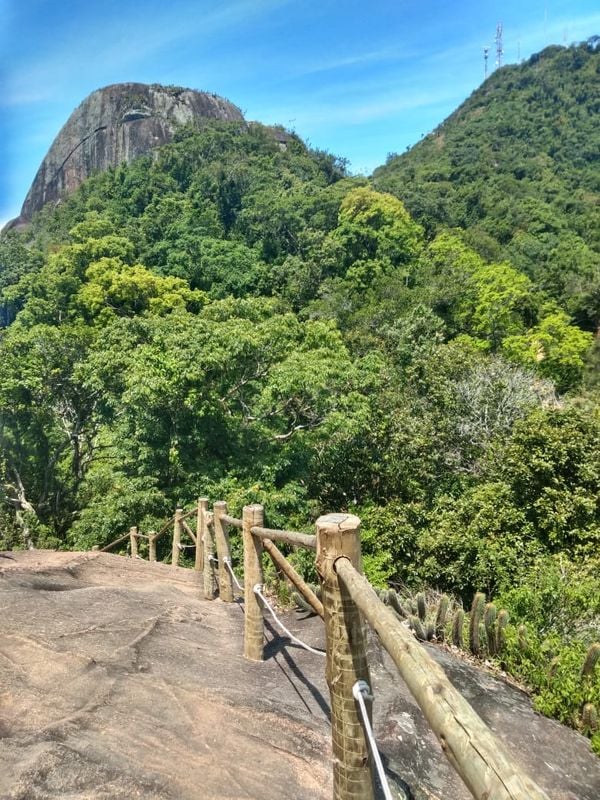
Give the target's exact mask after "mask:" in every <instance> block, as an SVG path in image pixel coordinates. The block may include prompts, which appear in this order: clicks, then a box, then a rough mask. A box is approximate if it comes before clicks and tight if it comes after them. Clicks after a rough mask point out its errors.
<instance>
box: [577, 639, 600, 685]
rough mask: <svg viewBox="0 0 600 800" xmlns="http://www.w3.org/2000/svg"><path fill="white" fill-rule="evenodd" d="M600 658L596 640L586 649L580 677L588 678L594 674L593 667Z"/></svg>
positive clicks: (598, 645)
mask: <svg viewBox="0 0 600 800" xmlns="http://www.w3.org/2000/svg"><path fill="white" fill-rule="evenodd" d="M599 658H600V644H598V642H596V643H595V644H593V645H592V646H591V647H590V649H589V650H588V651H587V655H586V657H585V661H584V662H583V667H582V668H581V677H582V678H589V677H591V676H592V675H593V674H594V668H595V666H596V664H597V663H598V659H599Z"/></svg>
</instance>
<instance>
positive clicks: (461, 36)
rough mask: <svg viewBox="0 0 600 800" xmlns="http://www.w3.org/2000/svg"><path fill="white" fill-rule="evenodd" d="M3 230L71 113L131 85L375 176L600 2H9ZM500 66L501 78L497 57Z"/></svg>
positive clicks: (1, 169) (2, 5)
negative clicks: (287, 134)
mask: <svg viewBox="0 0 600 800" xmlns="http://www.w3.org/2000/svg"><path fill="white" fill-rule="evenodd" d="M0 21H1V22H0V48H1V49H0V52H2V53H3V61H2V63H1V64H0V80H1V81H2V87H3V88H2V91H1V92H0V106H1V108H0V142H1V145H0V146H1V148H2V150H3V151H4V152H0V224H1V223H3V222H4V221H5V220H7V219H9V218H11V217H12V216H16V215H17V214H18V212H19V209H20V206H21V203H22V201H23V200H24V197H25V194H26V192H27V189H28V188H29V185H30V183H31V181H32V179H33V177H34V175H35V173H36V171H37V168H38V166H39V164H40V162H41V160H42V158H43V156H44V154H45V152H46V151H47V149H48V148H49V146H50V144H51V142H52V140H53V139H54V137H55V136H56V134H57V133H58V131H59V130H60V128H61V126H62V125H63V123H64V122H65V121H66V120H67V118H68V116H69V114H70V113H71V112H72V111H73V109H74V108H75V107H76V106H77V105H78V104H79V103H80V102H81V101H82V100H83V99H84V97H86V96H87V95H88V94H89V93H90V92H92V91H94V90H95V89H98V88H100V87H101V86H106V85H107V84H110V83H118V82H121V81H141V82H147V83H165V84H178V85H182V86H189V87H191V88H194V89H206V90H208V91H211V92H216V93H217V94H220V95H223V96H224V97H227V98H228V99H230V100H231V101H233V102H234V103H235V104H236V105H238V106H240V108H241V109H242V111H244V113H245V115H246V117H247V118H248V119H255V120H260V121H261V122H265V123H280V124H283V125H285V126H286V127H288V128H292V129H294V130H295V131H296V132H297V133H298V134H300V135H301V136H302V137H303V138H304V139H306V140H308V141H309V143H310V144H312V145H313V146H315V147H319V148H322V149H326V150H329V151H331V152H333V153H335V154H337V155H341V156H345V157H347V158H349V159H350V162H351V168H352V169H353V170H354V171H355V172H364V173H369V172H371V170H372V169H373V168H374V167H376V166H377V165H379V164H381V163H382V162H383V161H385V158H386V156H387V154H388V153H389V152H402V151H403V150H405V149H406V148H407V147H408V146H410V145H412V144H414V143H415V142H417V141H418V140H419V139H420V137H421V136H422V135H423V134H425V133H427V132H428V131H430V130H432V129H433V128H434V127H435V126H436V125H438V124H439V123H440V122H441V121H442V120H443V119H444V118H445V117H446V116H447V115H448V114H449V113H451V112H452V111H453V109H454V108H455V107H456V106H457V105H458V104H459V103H460V102H462V101H463V100H464V99H465V98H466V97H467V96H468V95H469V94H470V93H471V92H472V91H473V89H475V88H476V87H477V86H478V85H479V84H480V83H481V81H482V79H483V47H484V45H489V46H491V48H492V50H493V45H494V41H493V40H494V35H495V30H496V24H497V22H499V21H502V23H503V28H504V51H505V55H504V60H505V63H515V62H516V61H517V59H518V57H519V55H520V57H521V58H524V57H527V56H529V55H530V54H531V53H533V52H536V51H538V50H540V49H542V48H543V47H544V46H545V45H546V44H563V43H570V42H573V41H580V40H582V39H587V38H588V37H589V36H591V35H593V34H600V6H599V4H598V0H571V2H553V1H552V0H539V1H538V0H529V1H528V0H504V2H502V3H501V2H498V1H497V0H478V1H477V2H475V1H474V0H454V1H453V2H441V1H440V0H435V1H430V0H421V2H414V1H413V0H410V1H409V0H389V1H388V0H371V2H370V3H367V2H366V1H365V0H362V2H357V1H356V0H346V1H345V2H333V0H301V1H299V0H296V2H293V1H292V0H221V2H220V3H214V2H205V0H160V1H159V0H101V1H99V0H87V1H86V2H83V1H82V0H52V1H51V2H50V0H20V1H19V2H18V3H17V2H15V0H0ZM490 55H491V57H490V66H491V67H492V68H493V62H494V58H493V52H491V54H490Z"/></svg>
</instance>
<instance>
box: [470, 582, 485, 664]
mask: <svg viewBox="0 0 600 800" xmlns="http://www.w3.org/2000/svg"><path fill="white" fill-rule="evenodd" d="M484 609H485V595H484V594H483V593H482V592H477V594H476V595H475V597H474V598H473V605H472V606H471V619H470V620H469V647H470V648H471V652H472V653H473V655H475V656H478V655H479V653H480V652H481V638H480V632H479V625H480V624H481V622H482V618H483V611H484ZM484 630H485V629H484Z"/></svg>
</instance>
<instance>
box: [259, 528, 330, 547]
mask: <svg viewBox="0 0 600 800" xmlns="http://www.w3.org/2000/svg"><path fill="white" fill-rule="evenodd" d="M251 533H252V534H254V536H258V537H259V538H260V539H271V541H275V542H286V543H287V544H292V545H294V546H295V547H308V548H309V549H310V550H316V548H317V537H316V536H311V535H310V534H308V533H298V532H297V531H278V530H273V529H272V528H261V527H259V526H254V527H253V528H252V530H251Z"/></svg>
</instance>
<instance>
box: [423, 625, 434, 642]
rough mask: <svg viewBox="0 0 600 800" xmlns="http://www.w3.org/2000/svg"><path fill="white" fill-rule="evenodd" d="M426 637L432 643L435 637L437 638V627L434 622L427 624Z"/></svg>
mask: <svg viewBox="0 0 600 800" xmlns="http://www.w3.org/2000/svg"><path fill="white" fill-rule="evenodd" d="M425 636H426V637H427V641H428V642H430V641H431V640H432V639H433V637H434V636H435V625H434V624H433V622H428V623H427V628H426V630H425Z"/></svg>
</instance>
